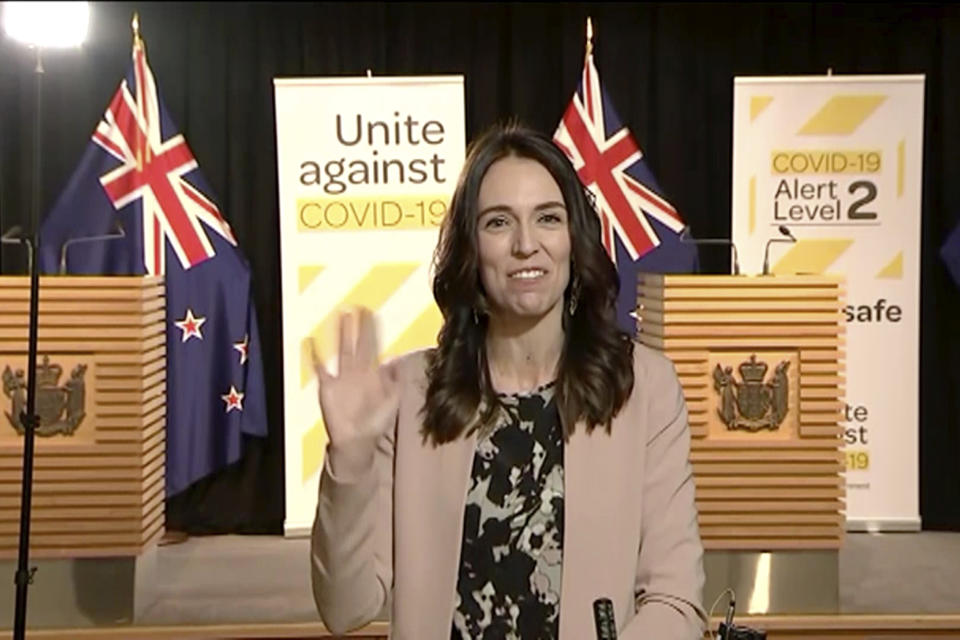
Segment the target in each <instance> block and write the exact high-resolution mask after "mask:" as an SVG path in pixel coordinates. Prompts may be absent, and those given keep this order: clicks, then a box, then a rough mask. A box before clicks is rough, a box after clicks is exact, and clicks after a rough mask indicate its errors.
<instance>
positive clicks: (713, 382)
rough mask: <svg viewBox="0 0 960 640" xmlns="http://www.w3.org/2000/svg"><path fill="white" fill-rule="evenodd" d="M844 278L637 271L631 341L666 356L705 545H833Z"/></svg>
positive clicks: (838, 510) (840, 522)
mask: <svg viewBox="0 0 960 640" xmlns="http://www.w3.org/2000/svg"><path fill="white" fill-rule="evenodd" d="M843 299H844V291H843V282H842V280H840V279H839V278H830V277H823V276H777V277H772V276H767V277H744V276H711V275H652V274H641V275H640V277H639V280H638V311H637V315H638V319H639V331H638V334H639V339H640V341H641V342H642V343H643V344H646V345H648V346H650V347H652V348H654V349H657V350H659V351H662V352H663V353H664V354H665V355H666V356H667V357H669V358H670V359H671V360H673V362H674V364H675V366H676V369H677V374H678V375H679V377H680V381H681V384H682V385H683V390H684V395H685V396H686V400H687V406H688V409H689V413H690V428H691V432H692V433H691V435H692V441H691V460H692V463H693V469H694V477H695V481H696V487H697V493H696V495H697V508H698V510H699V514H700V534H701V536H702V538H703V543H704V547H705V548H706V549H708V550H755V551H769V550H804V549H838V548H839V547H840V544H841V541H842V539H843V532H844V516H843V498H844V482H843V476H842V475H841V473H842V471H843V455H842V452H841V446H842V438H841V435H842V428H841V422H840V421H841V419H842V415H841V411H842V408H843V402H842V400H843V389H844V364H843V361H844V346H845V339H844V331H845V326H844V319H843V314H842V305H843Z"/></svg>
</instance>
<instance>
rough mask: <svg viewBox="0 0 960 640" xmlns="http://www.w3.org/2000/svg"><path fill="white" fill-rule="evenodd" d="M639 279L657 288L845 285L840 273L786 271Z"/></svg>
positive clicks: (657, 275) (644, 276) (646, 274)
mask: <svg viewBox="0 0 960 640" xmlns="http://www.w3.org/2000/svg"><path fill="white" fill-rule="evenodd" d="M637 282H642V283H645V284H648V285H651V286H658V287H667V286H668V287H696V288H702V287H725V288H727V287H735V288H737V289H745V290H752V289H762V288H771V287H772V288H777V289H794V288H806V287H837V288H843V287H844V286H845V282H846V279H845V278H844V277H843V276H839V275H830V274H820V275H816V276H814V275H799V274H784V275H777V276H735V275H730V274H726V275H723V274H718V275H709V276H705V275H701V274H689V273H650V272H645V271H642V272H640V273H638V274H637Z"/></svg>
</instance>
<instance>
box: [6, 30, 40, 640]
mask: <svg viewBox="0 0 960 640" xmlns="http://www.w3.org/2000/svg"><path fill="white" fill-rule="evenodd" d="M36 52H37V66H36V68H35V73H34V77H35V79H36V91H37V101H36V105H35V107H36V114H37V117H36V120H35V121H34V132H33V202H32V206H31V211H30V213H31V223H32V224H31V226H32V229H31V231H32V237H31V238H24V237H21V238H19V241H20V242H21V243H23V244H26V245H27V250H28V252H29V259H30V312H29V330H28V333H27V406H26V410H24V411H23V412H22V413H21V414H20V424H21V425H22V426H23V482H22V485H21V490H20V544H19V549H18V551H17V571H16V573H15V574H14V579H13V580H14V583H15V584H16V586H17V596H16V609H15V610H14V622H13V640H24V638H25V637H26V630H27V587H29V586H30V584H31V583H32V582H33V574H34V573H35V572H36V567H32V568H28V567H27V565H28V564H29V561H30V511H31V506H32V505H31V502H32V500H33V458H34V444H35V439H36V430H37V427H39V426H40V417H39V416H38V415H37V411H36V407H37V326H38V320H39V317H40V307H39V302H40V264H39V262H40V260H39V257H40V169H41V166H42V165H41V157H40V153H41V144H40V142H41V135H40V134H41V131H40V123H41V118H42V110H43V101H42V99H43V60H42V57H41V49H40V47H39V46H37V47H36Z"/></svg>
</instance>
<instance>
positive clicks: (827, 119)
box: [797, 95, 887, 136]
mask: <svg viewBox="0 0 960 640" xmlns="http://www.w3.org/2000/svg"><path fill="white" fill-rule="evenodd" d="M886 99H887V96H882V95H839V96H833V97H832V98H830V99H829V100H827V102H826V104H824V105H823V106H822V107H820V110H819V111H817V112H816V113H815V114H814V115H813V117H812V118H810V119H809V120H807V122H806V124H804V125H803V126H802V127H800V130H799V131H797V135H808V136H840V135H848V134H850V133H853V132H854V131H856V129H857V127H859V126H860V125H861V124H863V123H864V121H865V120H866V119H867V118H869V117H870V115H871V114H872V113H873V112H874V111H876V109H877V107H879V106H880V105H881V104H883V101H884V100H886Z"/></svg>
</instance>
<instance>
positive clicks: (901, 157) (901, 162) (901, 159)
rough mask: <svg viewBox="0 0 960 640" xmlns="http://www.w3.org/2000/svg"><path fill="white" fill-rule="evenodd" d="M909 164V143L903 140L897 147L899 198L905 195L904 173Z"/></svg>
mask: <svg viewBox="0 0 960 640" xmlns="http://www.w3.org/2000/svg"><path fill="white" fill-rule="evenodd" d="M906 164H907V141H906V140H901V141H900V144H898V145H897V197H898V198H899V197H901V196H902V195H903V172H904V170H905V165H906Z"/></svg>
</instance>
